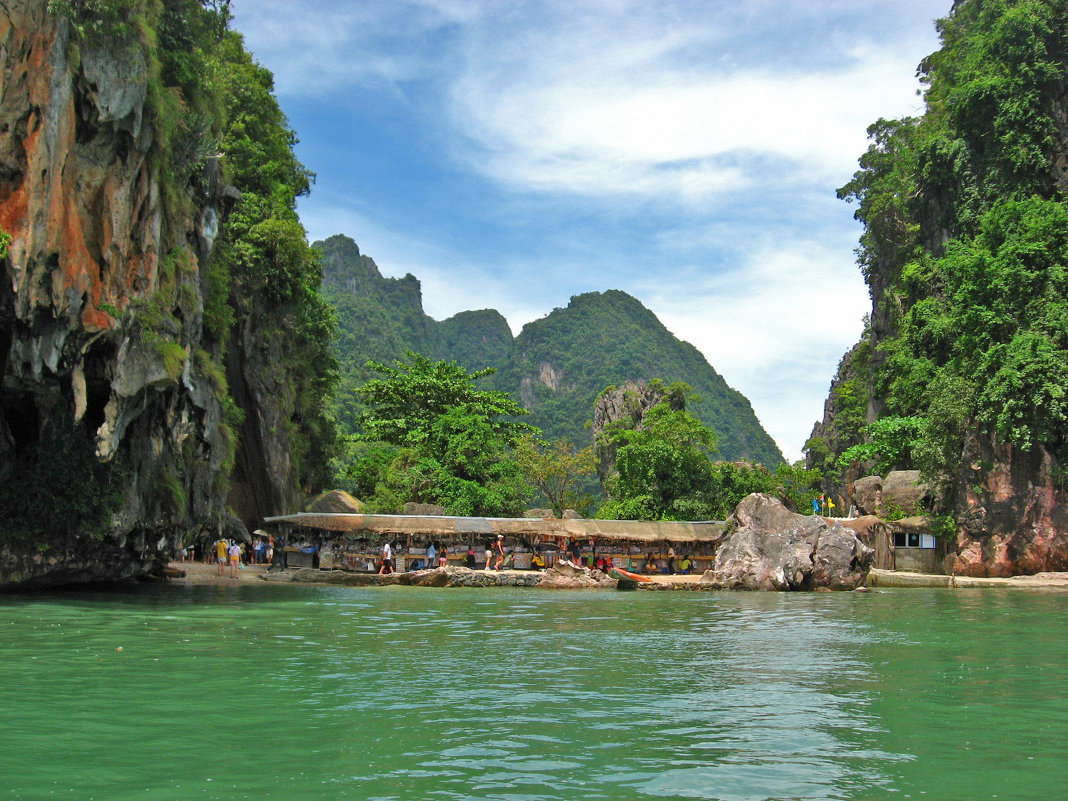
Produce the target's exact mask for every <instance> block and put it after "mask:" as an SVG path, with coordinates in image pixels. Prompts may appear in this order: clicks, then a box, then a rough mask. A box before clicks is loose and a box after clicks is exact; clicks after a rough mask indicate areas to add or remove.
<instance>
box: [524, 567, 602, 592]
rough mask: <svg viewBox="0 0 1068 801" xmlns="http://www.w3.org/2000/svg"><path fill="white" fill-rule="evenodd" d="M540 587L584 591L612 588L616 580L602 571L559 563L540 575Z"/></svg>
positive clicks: (538, 584)
mask: <svg viewBox="0 0 1068 801" xmlns="http://www.w3.org/2000/svg"><path fill="white" fill-rule="evenodd" d="M537 586H538V587H541V588H543V589H551V590H582V589H590V588H592V587H604V588H611V587H615V586H616V580H615V579H614V578H609V577H608V576H607V575H605V574H604V573H603V572H601V571H600V570H590V569H589V568H586V567H576V566H575V565H572V564H570V563H563V562H557V563H556V564H555V565H553V566H552V567H550V568H549V569H548V570H545V571H543V572H542V573H541V574H540V579H539V581H538V583H537Z"/></svg>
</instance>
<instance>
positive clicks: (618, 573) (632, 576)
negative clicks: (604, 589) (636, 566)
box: [608, 567, 653, 582]
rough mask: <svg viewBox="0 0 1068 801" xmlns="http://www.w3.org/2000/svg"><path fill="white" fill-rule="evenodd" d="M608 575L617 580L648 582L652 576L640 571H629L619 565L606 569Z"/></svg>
mask: <svg viewBox="0 0 1068 801" xmlns="http://www.w3.org/2000/svg"><path fill="white" fill-rule="evenodd" d="M608 575H609V576H611V577H612V578H614V579H616V580H617V581H641V582H650V581H652V580H653V579H652V576H643V575H642V574H641V573H631V572H630V571H629V570H624V569H623V568H621V567H613V568H612V569H611V570H609V571H608Z"/></svg>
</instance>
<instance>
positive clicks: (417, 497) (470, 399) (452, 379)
mask: <svg viewBox="0 0 1068 801" xmlns="http://www.w3.org/2000/svg"><path fill="white" fill-rule="evenodd" d="M367 367H368V369H370V370H373V371H375V372H377V373H380V374H382V375H383V378H375V379H372V380H370V381H368V382H367V384H366V385H364V387H363V389H361V390H360V393H361V395H362V396H363V399H364V401H365V403H366V409H365V411H364V413H363V415H362V418H361V425H362V428H363V435H362V438H363V439H364V440H366V441H368V442H375V441H377V442H380V443H387V444H388V445H391V446H393V447H395V448H396V449H397V451H396V456H395V457H394V459H393V461H392V462H391V463H390V466H389V468H388V469H387V470H386V471H385V473H384V475H383V472H382V470H381V464H382V459H383V453H384V452H383V450H382V448H381V447H375V448H371V449H367V450H365V452H364V460H365V461H368V462H370V464H357V465H354V466H352V467H351V468H350V472H351V473H352V474H353V475H361V476H363V477H364V480H365V481H366V478H367V476H368V475H377V476H379V477H380V480H378V481H377V482H376V485H375V493H374V496H373V497H372V499H371V501H370V506H371V507H372V508H377V509H379V510H381V511H385V510H387V509H391V510H395V509H396V508H397V507H398V506H400V505H402V504H403V503H405V502H407V501H415V502H421V503H434V504H439V505H441V506H443V507H445V509H446V511H447V512H448V513H449V514H455V515H515V514H519V512H520V511H521V510H522V508H523V505H524V503H525V501H526V498H527V496H528V495H529V489H528V487H527V485H526V483H525V482H524V481H523V478H522V475H521V472H520V469H519V465H518V464H517V463H516V461H515V459H514V458H513V457H512V455H511V448H512V447H513V446H515V445H516V444H517V443H518V442H519V440H520V438H521V437H522V436H524V435H531V434H534V433H537V429H535V428H533V427H532V426H529V425H527V424H525V423H523V422H521V421H520V420H517V419H515V418H518V417H521V416H523V415H525V414H527V411H526V410H525V409H524V408H523V407H522V406H520V405H519V404H518V403H516V402H515V401H514V400H512V398H511V397H510V396H509V395H508V394H507V393H504V392H495V391H491V390H482V389H478V388H477V387H475V386H474V382H475V381H476V380H477V379H479V378H482V377H483V376H487V375H490V374H491V373H492V372H493V371H492V370H490V369H487V370H479V371H476V372H473V373H468V372H467V371H466V370H464V368H462V367H461V366H459V365H457V364H456V363H455V362H451V361H439V362H435V361H432V360H431V359H429V358H428V357H426V356H422V355H421V354H418V353H415V352H414V351H409V352H408V361H407V362H402V361H399V360H395V361H394V362H393V364H392V365H385V364H379V363H376V362H368V364H367Z"/></svg>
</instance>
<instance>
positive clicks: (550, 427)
mask: <svg viewBox="0 0 1068 801" xmlns="http://www.w3.org/2000/svg"><path fill="white" fill-rule="evenodd" d="M315 246H316V247H317V248H319V249H320V250H321V251H322V253H323V275H324V293H325V296H326V297H327V299H328V300H329V301H330V302H331V304H332V305H333V306H334V308H335V309H336V310H337V317H338V357H339V360H340V362H341V365H342V374H343V379H342V381H341V386H340V388H339V393H338V420H339V421H340V422H341V424H342V425H343V426H345V427H347V428H348V429H349V430H350V431H352V430H355V429H356V428H357V427H358V417H359V411H360V408H361V407H360V400H359V396H358V392H357V390H358V388H359V387H360V386H361V385H362V384H363V382H364V381H366V380H367V379H368V378H369V377H371V373H370V372H369V371H368V370H367V368H366V362H367V360H368V359H371V360H375V361H388V360H390V359H394V358H400V357H403V356H404V354H405V352H406V351H407V350H414V351H417V352H419V353H422V354H426V355H428V356H431V357H433V358H436V359H451V360H454V361H456V362H457V363H458V364H460V365H462V366H464V367H465V368H467V369H469V370H481V369H483V368H485V367H492V368H494V370H495V371H496V372H495V373H493V374H491V375H489V376H487V377H486V378H485V379H483V382H482V384H483V385H484V386H485V387H486V388H488V389H494V390H498V391H502V392H508V393H510V394H511V395H513V396H514V397H516V398H517V399H519V401H520V402H521V403H522V405H523V407H524V408H526V409H528V410H529V411H530V416H529V418H527V420H528V422H529V423H531V424H532V425H535V426H537V427H538V428H540V429H541V430H542V431H543V433H544V435H545V436H546V437H547V438H548V439H550V440H555V439H557V438H560V437H566V438H568V439H570V440H571V441H573V442H575V443H581V444H582V445H587V444H590V443H591V442H592V439H591V435H590V433H589V432H588V431H587V430H586V421H588V420H589V419H590V418H591V417H592V414H593V406H594V401H595V400H596V399H597V396H598V395H599V394H600V393H601V392H602V391H603V390H604V389H605V387H607V386H610V385H622V384H623V383H625V382H626V381H628V380H634V381H649V380H652V379H661V380H664V381H667V382H672V381H684V382H686V383H687V384H689V385H690V387H691V388H692V390H693V392H694V393H695V394H696V396H697V398H696V399H695V400H694V401H692V402H691V406H690V408H691V411H692V412H693V414H694V415H696V416H697V417H698V418H699V419H700V420H702V421H703V422H705V423H706V424H708V425H709V426H711V427H712V428H713V429H714V430H715V431H716V433H717V436H718V438H719V455H720V458H723V459H727V460H740V459H746V460H749V461H752V462H757V463H762V464H765V465H767V466H769V467H775V466H776V465H779V464H781V463H782V462H783V461H784V460H783V457H782V454H781V453H780V452H779V449H778V448H777V447H776V445H775V443H774V442H773V441H772V439H771V437H770V436H769V435H768V434H767V432H766V431H764V429H763V428H762V427H761V425H760V423H759V421H758V420H757V418H756V415H755V414H754V412H753V409H752V406H750V404H749V401H748V400H746V398H745V397H744V396H742V395H741V394H740V393H739V392H737V391H735V390H733V389H731V388H730V387H729V386H728V385H727V383H726V382H725V381H724V380H723V378H722V377H721V376H720V375H719V374H718V373H717V372H716V371H715V370H714V369H713V368H712V367H711V366H710V365H709V364H708V362H707V361H706V360H705V358H704V357H703V356H702V355H701V353H700V352H699V351H698V350H697V349H696V348H695V347H693V346H692V345H690V344H689V343H687V342H682V341H680V340H679V339H677V338H676V337H675V336H673V335H672V334H671V332H669V331H668V330H667V329H666V328H665V327H664V326H663V324H662V323H661V322H660V321H659V320H658V319H657V318H656V316H655V315H654V314H653V313H652V312H651V311H649V310H648V309H646V308H645V307H644V306H643V305H642V304H641V303H640V302H638V301H637V300H636V299H634V298H633V297H631V296H629V295H627V294H626V293H624V292H619V291H616V290H610V291H607V292H603V293H600V292H590V293H586V294H584V295H579V296H576V297H574V298H572V299H571V302H570V303H569V304H568V306H567V307H566V308H562V309H555V310H553V311H552V312H551V313H550V314H548V315H547V316H545V317H543V318H541V319H539V320H535V321H534V322H531V323H528V324H527V325H525V326H524V327H523V330H522V331H521V332H520V333H519V335H518V336H516V337H515V338H514V339H513V337H512V334H511V331H510V329H509V327H508V323H507V321H506V320H505V319H504V317H503V316H501V314H500V313H499V312H496V311H494V310H491V309H484V310H481V311H468V312H461V313H460V314H457V315H455V316H453V317H450V318H449V319H447V320H445V321H442V322H437V321H435V320H433V319H432V318H430V317H429V316H428V315H426V314H425V313H424V312H423V308H422V296H421V289H420V285H419V282H418V280H417V279H416V278H415V277H414V276H412V275H406V276H405V277H403V278H384V277H382V275H381V274H380V272H379V270H378V267H377V265H375V263H374V261H373V260H372V259H370V258H369V257H368V256H366V255H363V254H361V253H360V251H359V248H358V247H357V246H356V244H355V243H354V242H353V241H352V240H351V239H349V238H348V237H345V236H341V235H338V236H333V237H331V238H330V239H328V240H326V241H324V242H317V243H315Z"/></svg>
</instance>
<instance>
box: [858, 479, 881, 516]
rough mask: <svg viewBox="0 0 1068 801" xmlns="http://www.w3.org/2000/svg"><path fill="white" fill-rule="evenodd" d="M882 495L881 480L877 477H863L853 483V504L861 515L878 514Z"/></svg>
mask: <svg viewBox="0 0 1068 801" xmlns="http://www.w3.org/2000/svg"><path fill="white" fill-rule="evenodd" d="M882 493H883V480H882V478H880V477H879V476H864V478H858V479H857V480H856V481H854V482H853V503H854V505H856V507H857V509H859V510H860V513H861V514H862V515H875V514H878V512H877V511H876V509H878V508H879V505H880V503H881V502H882Z"/></svg>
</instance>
